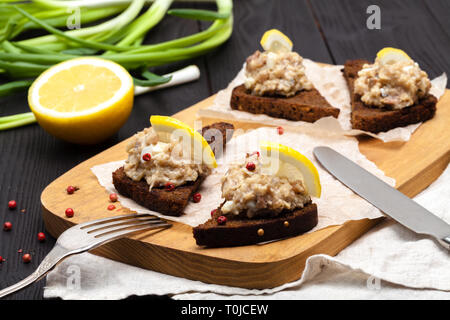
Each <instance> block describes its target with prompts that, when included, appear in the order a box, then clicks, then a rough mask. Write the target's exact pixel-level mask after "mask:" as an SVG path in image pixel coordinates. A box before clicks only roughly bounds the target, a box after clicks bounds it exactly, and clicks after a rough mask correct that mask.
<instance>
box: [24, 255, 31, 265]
mask: <svg viewBox="0 0 450 320" xmlns="http://www.w3.org/2000/svg"><path fill="white" fill-rule="evenodd" d="M22 261H23V263H29V262H31V254H29V253H25V254H24V255H23V256H22Z"/></svg>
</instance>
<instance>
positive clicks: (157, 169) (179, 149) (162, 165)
mask: <svg viewBox="0 0 450 320" xmlns="http://www.w3.org/2000/svg"><path fill="white" fill-rule="evenodd" d="M150 122H151V124H152V126H151V127H150V128H146V129H144V130H143V131H141V132H138V133H137V134H135V136H134V137H133V139H131V141H130V143H129V144H128V145H127V152H128V159H127V160H126V162H125V165H124V166H123V167H121V168H119V169H117V170H116V171H114V172H113V174H112V176H113V184H114V186H115V188H116V189H117V191H118V192H119V193H120V194H121V195H124V196H126V197H129V198H131V199H133V200H134V201H136V202H137V203H139V204H140V205H142V206H144V207H146V208H148V209H150V210H153V211H157V212H160V213H162V214H165V215H170V216H180V215H181V214H182V213H183V210H184V208H185V207H186V205H187V204H188V202H189V200H190V199H191V198H192V197H193V198H194V201H196V197H195V193H196V191H197V190H198V188H199V187H200V184H201V183H202V181H203V180H204V179H205V177H206V176H207V175H208V174H209V173H210V172H211V170H212V168H214V167H216V166H217V164H216V159H215V156H214V153H213V151H212V149H211V147H210V145H209V144H208V142H207V141H206V140H205V138H204V137H203V136H202V134H200V133H199V132H196V131H194V130H193V129H192V128H191V127H189V126H188V125H186V124H184V123H183V122H181V121H179V120H177V119H174V118H171V117H164V116H152V117H151V118H150ZM204 129H205V130H203V132H202V133H203V134H206V133H208V134H209V140H210V141H211V142H212V143H215V145H214V146H213V148H214V149H215V150H219V149H222V147H224V145H225V143H226V141H228V140H229V139H230V138H231V135H232V132H233V126H232V125H231V124H227V123H216V124H213V125H211V126H208V127H207V128H204ZM206 129H208V130H206ZM219 144H221V146H219ZM197 200H198V199H197Z"/></svg>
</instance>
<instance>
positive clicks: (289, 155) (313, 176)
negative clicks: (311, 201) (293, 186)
mask: <svg viewBox="0 0 450 320" xmlns="http://www.w3.org/2000/svg"><path fill="white" fill-rule="evenodd" d="M260 149H261V151H262V153H261V156H262V157H263V158H264V157H269V158H270V160H272V161H273V160H274V161H275V162H276V163H277V164H278V165H273V166H271V167H272V169H273V170H274V172H272V173H273V174H275V175H277V176H279V177H287V178H291V179H295V180H296V179H299V180H302V181H303V182H304V184H305V187H306V189H307V192H308V194H309V195H310V196H313V197H317V198H319V197H320V194H321V190H322V188H321V185H320V178H319V172H318V171H317V168H316V167H315V166H314V164H313V163H312V162H311V161H310V160H309V159H308V158H307V157H305V156H304V155H302V154H301V153H300V152H298V151H297V150H294V149H292V148H290V147H288V146H285V145H282V144H279V143H275V142H270V141H262V142H261V143H260Z"/></svg>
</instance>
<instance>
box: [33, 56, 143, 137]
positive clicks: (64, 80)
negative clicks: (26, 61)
mask: <svg viewBox="0 0 450 320" xmlns="http://www.w3.org/2000/svg"><path fill="white" fill-rule="evenodd" d="M133 90H134V86H133V79H132V77H131V76H130V74H129V73H128V72H127V71H126V70H125V69H124V68H123V67H122V66H120V65H118V64H117V63H114V62H112V61H109V60H104V59H99V58H90V57H89V58H87V57H86V58H76V59H72V60H67V61H65V62H62V63H59V64H57V65H55V66H53V67H51V68H49V69H48V70H46V71H44V72H43V73H42V74H41V75H40V76H39V77H38V78H37V79H36V80H35V81H34V82H33V84H32V85H31V87H30V89H29V91H28V104H29V106H30V108H31V110H32V111H33V113H34V115H35V117H36V119H37V121H38V123H39V125H40V126H41V127H42V128H43V129H44V130H46V131H47V132H48V133H50V134H51V135H53V136H55V137H57V138H60V139H63V140H66V141H69V142H73V143H79V144H95V143H98V142H101V141H102V140H105V139H106V138H108V137H109V136H111V135H113V134H114V133H115V132H117V131H118V130H119V129H120V128H121V127H122V125H123V124H124V123H125V121H126V120H127V119H128V116H129V115H130V112H131V109H132V107H133V98H134V92H133Z"/></svg>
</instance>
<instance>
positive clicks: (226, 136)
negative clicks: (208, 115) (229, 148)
mask: <svg viewBox="0 0 450 320" xmlns="http://www.w3.org/2000/svg"><path fill="white" fill-rule="evenodd" d="M217 132H218V133H220V134H221V139H217V141H216V134H217ZM200 133H201V134H202V136H203V137H204V138H205V140H206V141H207V142H208V143H209V145H210V147H211V149H212V151H213V152H214V154H215V156H216V157H218V156H221V154H220V152H219V151H223V149H224V148H225V145H226V143H227V142H228V141H229V140H230V139H231V137H232V136H233V133H234V126H233V125H232V124H231V123H228V122H215V123H213V124H211V125H208V126H204V127H203V128H202V130H201V132H200Z"/></svg>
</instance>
